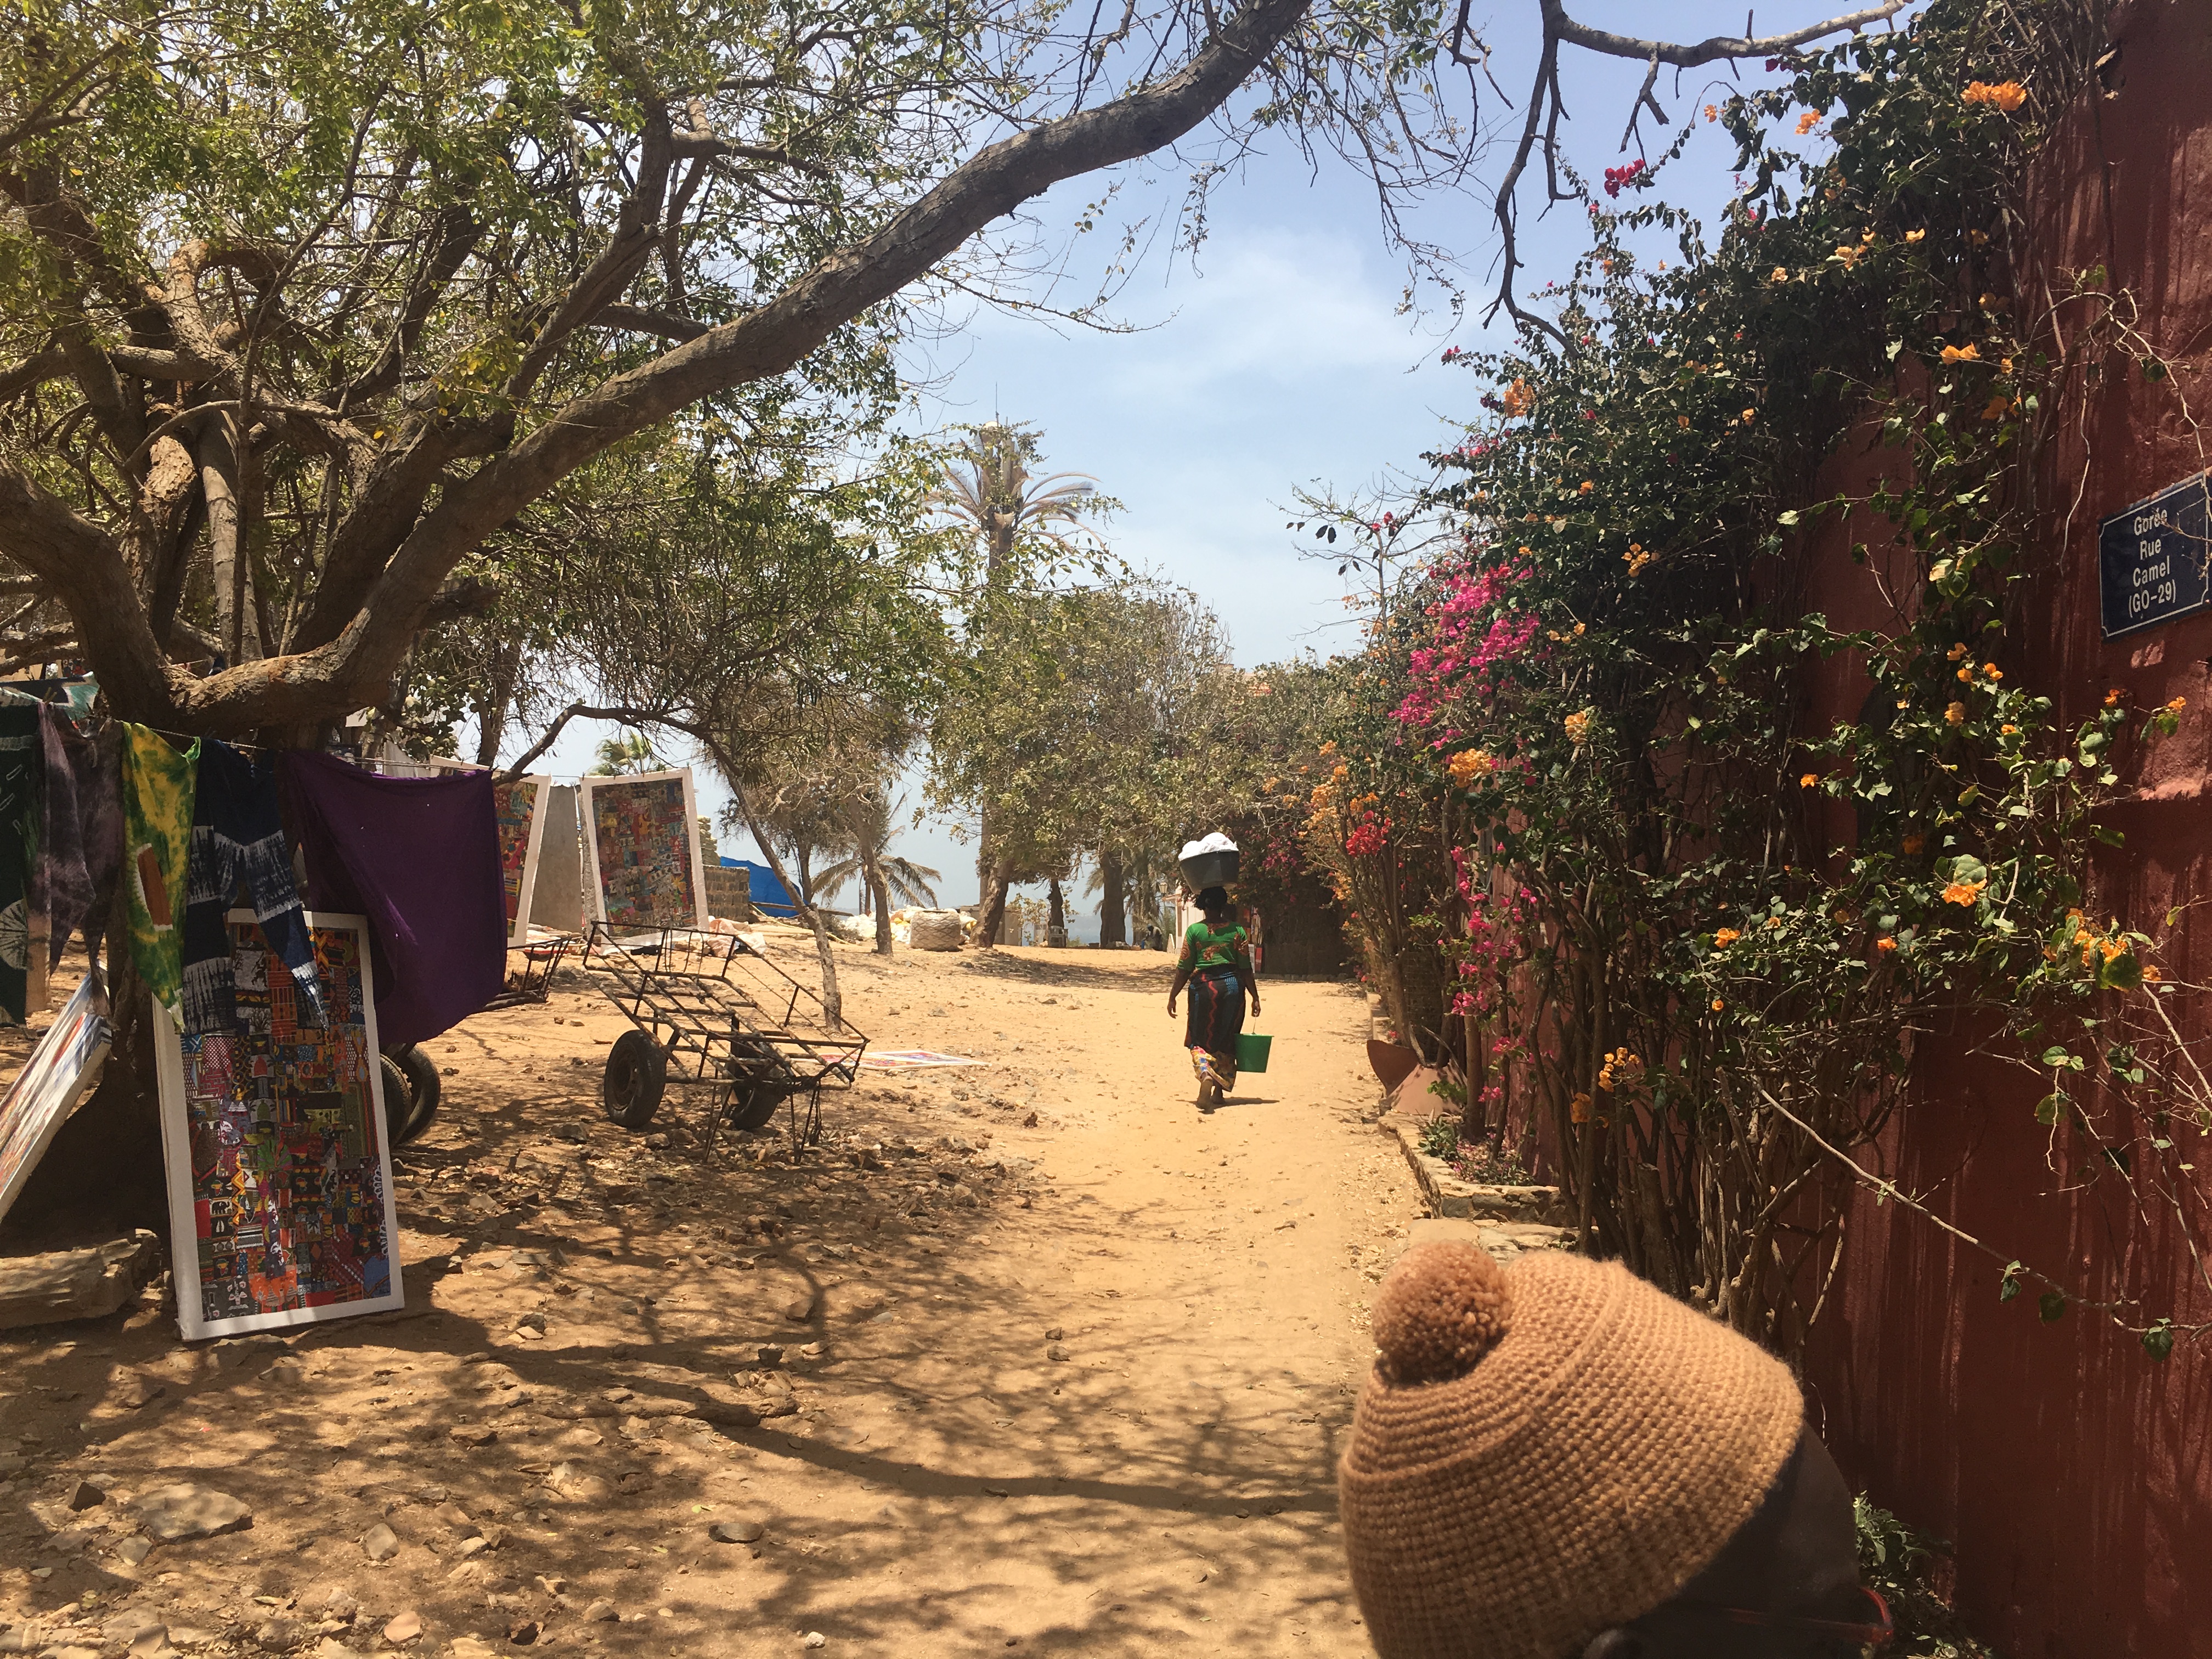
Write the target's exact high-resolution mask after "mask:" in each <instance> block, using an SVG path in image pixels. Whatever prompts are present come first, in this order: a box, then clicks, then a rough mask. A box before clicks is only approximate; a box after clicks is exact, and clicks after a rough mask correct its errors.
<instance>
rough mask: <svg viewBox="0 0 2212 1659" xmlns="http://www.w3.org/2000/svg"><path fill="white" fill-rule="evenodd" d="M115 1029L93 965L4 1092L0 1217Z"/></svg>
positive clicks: (94, 1073) (94, 1076) (90, 1078)
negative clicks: (108, 1017)
mask: <svg viewBox="0 0 2212 1659" xmlns="http://www.w3.org/2000/svg"><path fill="white" fill-rule="evenodd" d="M114 1035H115V1028H114V1027H113V1026H112V1025H111V1024H108V1020H107V987H106V984H105V983H104V982H103V981H101V979H100V971H99V969H94V970H93V971H92V972H91V973H89V974H87V975H85V976H84V981H83V983H82V984H81V985H79V986H78V987H76V995H75V996H73V997H71V998H70V1000H69V1001H68V1002H67V1003H66V1004H64V1006H63V1008H62V1011H61V1012H60V1013H59V1014H58V1015H56V1016H55V1018H54V1023H53V1024H52V1025H49V1026H48V1027H46V1030H45V1032H44V1033H43V1034H42V1035H41V1036H40V1038H39V1042H38V1046H37V1047H36V1048H33V1049H32V1050H31V1057H30V1059H28V1060H26V1061H24V1063H23V1069H22V1070H21V1072H20V1073H17V1074H16V1077H15V1082H13V1083H11V1084H9V1085H8V1092H7V1094H6V1095H5V1096H0V1216H4V1215H6V1214H7V1213H8V1209H9V1206H10V1205H12V1204H14V1203H15V1199H16V1196H17V1195H18V1194H21V1191H22V1190H23V1183H24V1182H27V1181H28V1180H29V1179H30V1177H31V1171H32V1170H33V1169H35V1168H37V1167H38V1162H39V1160H40V1158H43V1157H45V1156H46V1147H47V1146H48V1145H49V1144H50V1143H52V1140H53V1138H54V1136H55V1135H56V1134H57V1133H58V1132H59V1131H60V1129H61V1127H62V1125H63V1124H64V1123H66V1122H68V1121H69V1115H70V1113H71V1112H74V1111H75V1110H76V1107H77V1103H78V1102H79V1101H81V1100H82V1099H83V1098H84V1097H85V1096H86V1095H88V1094H89V1093H90V1092H91V1091H92V1085H94V1084H95V1083H97V1082H98V1081H99V1080H100V1067H101V1066H103V1065H105V1064H106V1060H107V1049H108V1045H109V1044H110V1043H111V1042H112V1041H113V1040H114Z"/></svg>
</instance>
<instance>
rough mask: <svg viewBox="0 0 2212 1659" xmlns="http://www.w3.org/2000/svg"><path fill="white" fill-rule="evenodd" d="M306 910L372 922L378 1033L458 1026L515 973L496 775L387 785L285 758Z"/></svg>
mask: <svg viewBox="0 0 2212 1659" xmlns="http://www.w3.org/2000/svg"><path fill="white" fill-rule="evenodd" d="M283 783H284V804H285V807H286V810H287V812H288V814H289V817H290V818H291V820H292V828H293V829H294V831H295V833H296V834H297V835H298V836H299V838H300V849H301V854H303V856H304V857H305V858H306V860H307V902H308V904H309V905H310V906H312V907H313V908H315V909H318V910H337V911H344V912H351V913H353V914H356V915H364V916H367V917H368V938H369V957H370V961H371V963H372V965H373V966H374V969H375V986H376V1036H377V1041H378V1042H380V1043H382V1044H383V1045H384V1046H385V1047H386V1048H397V1047H398V1046H399V1045H400V1044H402V1043H407V1042H422V1041H423V1039H425V1038H426V1037H434V1036H437V1035H438V1033H439V1032H441V1031H443V1030H447V1029H448V1028H450V1027H452V1026H454V1025H457V1024H459V1023H460V1022H461V1021H462V1020H465V1019H466V1018H468V1017H469V1016H470V1015H471V1014H473V1013H475V1012H477V1010H478V1009H479V1008H482V1007H483V1006H484V1005H485V1004H486V1003H488V1002H489V1001H490V1000H492V999H493V998H494V997H495V996H497V995H498V994H499V993H500V989H501V986H502V985H503V984H504V983H505V981H506V977H507V903H506V897H505V894H504V891H503V890H502V888H501V877H500V863H499V821H498V817H497V815H496V813H495V811H494V809H493V805H492V787H491V784H492V778H491V774H490V773H489V772H463V773H459V774H456V775H452V776H448V777H436V778H387V777H380V776H379V775H377V774H375V773H374V772H364V771H363V770H362V769H361V768H359V767H357V766H354V765H351V764H349V763H347V762H345V761H342V760H339V759H337V757H334V756H331V755H320V754H316V753H313V751H311V750H292V751H290V752H289V753H287V754H286V755H285V757H284V764H283Z"/></svg>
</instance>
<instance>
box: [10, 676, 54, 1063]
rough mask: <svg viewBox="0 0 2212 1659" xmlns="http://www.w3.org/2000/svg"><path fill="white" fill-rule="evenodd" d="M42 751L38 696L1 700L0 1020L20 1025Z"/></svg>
mask: <svg viewBox="0 0 2212 1659" xmlns="http://www.w3.org/2000/svg"><path fill="white" fill-rule="evenodd" d="M42 749H43V740H42V739H41V738H40V734H39V704H38V700H37V699H36V698H33V697H25V698H22V699H21V701H18V700H16V699H15V698H13V697H11V698H9V699H8V700H7V701H6V702H0V1024H9V1025H21V1024H22V1023H23V1018H24V1015H25V1013H26V1012H27V1011H28V1008H29V1005H30V995H31V988H32V987H31V960H32V950H31V934H32V931H33V927H32V923H33V917H32V915H31V872H32V870H33V867H34V866H36V865H37V863H38V859H39V775H40V756H41V752H42ZM45 931H46V930H45V929H44V928H40V929H39V930H38V932H39V933H40V934H41V935H43V934H44V933H45ZM40 942H41V944H43V942H44V941H43V938H42V939H41V941H40ZM44 954H45V953H44V951H40V957H42V958H43V956H44Z"/></svg>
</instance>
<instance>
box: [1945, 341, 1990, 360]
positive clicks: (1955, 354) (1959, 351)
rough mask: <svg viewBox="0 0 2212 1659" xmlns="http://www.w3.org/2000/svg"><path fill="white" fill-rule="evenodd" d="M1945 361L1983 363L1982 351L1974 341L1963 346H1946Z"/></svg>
mask: <svg viewBox="0 0 2212 1659" xmlns="http://www.w3.org/2000/svg"><path fill="white" fill-rule="evenodd" d="M1943 361H1944V362H1947V363H1978V362H1981V361H1982V349H1981V347H1979V346H1978V345H1976V344H1975V343H1973V342H1972V340H1969V341H1967V342H1966V344H1964V345H1962V346H1945V347H1944V348H1943Z"/></svg>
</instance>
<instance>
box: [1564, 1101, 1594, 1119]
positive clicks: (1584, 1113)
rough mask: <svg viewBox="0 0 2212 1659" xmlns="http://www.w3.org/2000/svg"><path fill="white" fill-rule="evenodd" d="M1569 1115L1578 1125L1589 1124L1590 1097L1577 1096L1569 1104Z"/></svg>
mask: <svg viewBox="0 0 2212 1659" xmlns="http://www.w3.org/2000/svg"><path fill="white" fill-rule="evenodd" d="M1567 1115H1568V1116H1569V1117H1570V1118H1571V1119H1572V1120H1573V1121H1576V1122H1577V1123H1587V1122H1589V1121H1590V1097H1589V1096H1588V1095H1577V1096H1576V1097H1574V1098H1573V1099H1572V1100H1571V1101H1569V1102H1568V1103H1567Z"/></svg>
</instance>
